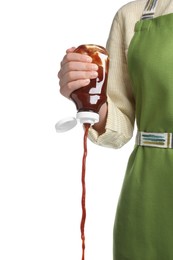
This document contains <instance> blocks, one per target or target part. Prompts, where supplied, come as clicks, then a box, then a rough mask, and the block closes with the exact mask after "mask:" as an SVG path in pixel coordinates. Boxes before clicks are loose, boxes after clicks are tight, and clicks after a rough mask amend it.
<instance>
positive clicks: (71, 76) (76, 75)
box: [59, 71, 98, 87]
mask: <svg viewBox="0 0 173 260" xmlns="http://www.w3.org/2000/svg"><path fill="white" fill-rule="evenodd" d="M97 76H98V72H97V71H69V72H67V73H66V74H65V75H64V76H63V77H60V81H59V85H60V87H64V86H68V84H69V83H70V82H73V81H77V80H81V79H82V80H83V79H94V78H96V77H97Z"/></svg>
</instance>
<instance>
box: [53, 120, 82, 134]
mask: <svg viewBox="0 0 173 260" xmlns="http://www.w3.org/2000/svg"><path fill="white" fill-rule="evenodd" d="M76 125H77V120H76V118H75V117H67V118H64V119H62V120H60V121H58V122H57V123H56V125H55V129H56V131H57V133H63V132H66V131H68V130H70V129H72V128H73V127H75V126H76Z"/></svg>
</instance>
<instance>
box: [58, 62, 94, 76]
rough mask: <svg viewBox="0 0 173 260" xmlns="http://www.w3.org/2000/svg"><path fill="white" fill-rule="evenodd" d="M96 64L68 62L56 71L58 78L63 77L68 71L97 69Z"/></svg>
mask: <svg viewBox="0 0 173 260" xmlns="http://www.w3.org/2000/svg"><path fill="white" fill-rule="evenodd" d="M97 70H98V66H97V65H96V64H94V63H86V62H68V63H65V64H64V65H63V67H62V69H61V70H60V71H59V72H58V75H57V76H58V78H61V77H63V75H65V74H66V73H68V72H72V71H91V72H92V71H97Z"/></svg>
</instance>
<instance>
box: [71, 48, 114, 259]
mask: <svg viewBox="0 0 173 260" xmlns="http://www.w3.org/2000/svg"><path fill="white" fill-rule="evenodd" d="M74 52H77V53H81V54H87V55H89V56H91V57H92V62H93V63H95V64H97V65H98V77H97V78H95V79H91V80H90V83H89V84H88V85H87V86H85V87H81V88H79V89H77V90H75V91H74V92H73V93H72V94H71V99H72V100H73V102H74V103H75V105H76V108H77V119H79V120H80V122H81V123H83V125H84V128H85V132H84V153H83V160H82V178H81V181H82V200H81V204H82V219H81V225H80V229H81V239H82V260H84V259H85V220H86V207H85V199H86V185H85V172H86V157H87V136H88V131H89V128H90V125H92V124H94V123H96V122H98V121H99V114H98V113H99V110H100V107H101V106H102V105H103V104H104V103H105V102H106V101H107V96H106V87H107V76H108V67H109V58H108V53H107V51H106V49H105V48H104V47H102V46H99V45H94V44H87V45H80V46H79V47H78V48H76V49H75V51H74Z"/></svg>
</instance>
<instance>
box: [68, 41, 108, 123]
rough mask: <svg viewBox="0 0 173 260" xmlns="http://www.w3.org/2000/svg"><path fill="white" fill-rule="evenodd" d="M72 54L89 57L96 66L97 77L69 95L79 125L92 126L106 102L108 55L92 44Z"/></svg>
mask: <svg viewBox="0 0 173 260" xmlns="http://www.w3.org/2000/svg"><path fill="white" fill-rule="evenodd" d="M74 52H77V53H81V54H87V55H89V56H90V57H91V58H92V62H93V63H95V64H97V65H98V77H97V78H95V79H91V80H90V83H89V84H88V85H87V86H85V87H81V88H79V89H77V90H75V91H74V92H72V94H71V99H72V100H73V102H74V103H75V105H76V108H77V118H78V119H79V120H80V122H81V123H91V124H93V123H96V122H98V121H99V115H98V112H99V110H100V107H101V106H102V105H103V104H104V103H105V102H106V101H107V96H106V86H107V76H108V67H109V58H108V53H107V51H106V49H105V48H104V47H102V46H99V45H94V44H86V45H80V46H79V47H77V48H76V49H75V50H74Z"/></svg>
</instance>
